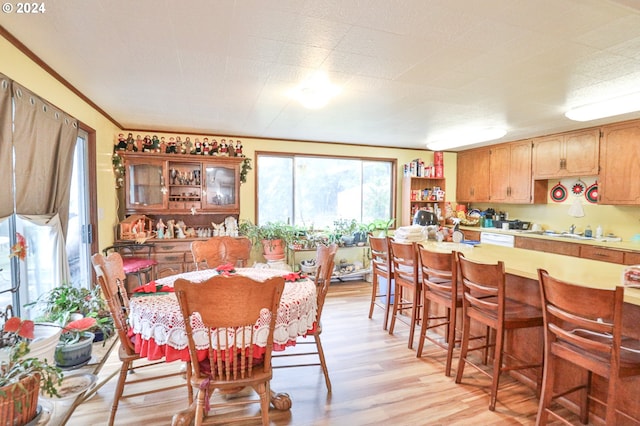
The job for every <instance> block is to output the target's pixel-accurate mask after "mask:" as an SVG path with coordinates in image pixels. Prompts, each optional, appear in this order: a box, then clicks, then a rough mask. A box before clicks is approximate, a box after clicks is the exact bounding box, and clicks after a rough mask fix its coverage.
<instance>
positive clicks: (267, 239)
mask: <svg viewBox="0 0 640 426" xmlns="http://www.w3.org/2000/svg"><path fill="white" fill-rule="evenodd" d="M239 231H240V234H241V235H244V236H246V237H247V238H249V239H250V240H251V242H252V243H253V244H254V245H257V244H258V243H261V244H262V248H263V255H264V257H265V259H267V260H280V259H284V257H285V256H284V250H285V248H286V247H287V246H289V245H290V244H291V243H293V241H294V239H295V238H296V230H295V228H294V227H293V226H291V225H288V224H286V223H283V222H267V223H265V224H264V225H256V224H254V223H252V222H251V221H248V220H244V221H242V222H241V223H240V226H239Z"/></svg>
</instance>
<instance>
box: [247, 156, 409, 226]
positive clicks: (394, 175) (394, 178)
mask: <svg viewBox="0 0 640 426" xmlns="http://www.w3.org/2000/svg"><path fill="white" fill-rule="evenodd" d="M260 156H271V157H289V158H292V159H293V165H294V167H295V158H296V157H304V158H323V159H339V160H358V161H375V162H386V163H390V165H391V171H390V173H391V176H390V178H391V193H390V200H389V201H390V205H391V211H390V214H391V218H395V217H396V210H397V201H396V200H397V196H396V194H397V187H398V159H397V158H387V157H362V156H356V155H327V154H306V153H305V154H301V153H298V152H288V151H256V152H255V170H256V172H255V175H254V179H255V192H254V218H255V223H256V224H260V215H259V210H260V206H259V199H258V193H259V192H260V191H259V190H260V188H259V176H260V166H259V163H260V162H259V158H260ZM293 179H294V194H293V196H294V201H293V204H294V205H295V203H296V201H295V185H296V181H295V170H294V173H293ZM361 188H362V187H361ZM293 216H294V217H293V218H292V219H293V220H295V213H294V215H293ZM336 219H337V218H336Z"/></svg>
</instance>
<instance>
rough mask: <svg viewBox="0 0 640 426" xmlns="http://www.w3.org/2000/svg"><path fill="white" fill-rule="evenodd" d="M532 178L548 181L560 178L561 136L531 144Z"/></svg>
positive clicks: (537, 140) (550, 137) (561, 158)
mask: <svg viewBox="0 0 640 426" xmlns="http://www.w3.org/2000/svg"><path fill="white" fill-rule="evenodd" d="M532 156H533V157H532V168H533V177H534V178H535V179H550V178H555V177H558V176H561V175H562V173H563V170H562V164H563V162H562V160H563V140H562V135H556V136H548V137H546V138H540V139H536V140H535V141H534V142H533V153H532Z"/></svg>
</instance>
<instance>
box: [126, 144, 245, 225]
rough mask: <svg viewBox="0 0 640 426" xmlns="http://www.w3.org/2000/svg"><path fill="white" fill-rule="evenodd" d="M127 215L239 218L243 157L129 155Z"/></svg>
mask: <svg viewBox="0 0 640 426" xmlns="http://www.w3.org/2000/svg"><path fill="white" fill-rule="evenodd" d="M123 156H124V164H125V171H126V172H125V176H126V177H125V210H126V213H127V214H131V213H143V214H153V213H160V212H162V213H163V214H195V213H211V214H221V215H224V214H226V215H235V216H237V215H239V213H240V196H239V194H240V192H239V191H240V164H241V163H242V161H243V158H242V157H205V156H199V155H175V154H151V153H136V154H131V153H126V154H123Z"/></svg>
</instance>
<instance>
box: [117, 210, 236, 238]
mask: <svg viewBox="0 0 640 426" xmlns="http://www.w3.org/2000/svg"><path fill="white" fill-rule="evenodd" d="M120 226H121V229H120V238H122V239H134V240H136V242H140V243H143V242H145V241H146V240H148V239H151V238H156V239H160V240H162V239H174V238H177V239H183V238H210V237H224V236H229V237H237V236H238V220H237V219H236V218H235V217H233V216H227V217H226V218H225V220H224V222H221V223H214V222H211V228H205V227H200V228H194V227H190V226H187V225H186V224H185V223H184V221H183V220H178V221H176V220H174V219H170V220H167V223H165V222H164V221H163V220H162V219H159V220H158V222H157V223H156V225H155V231H154V230H153V228H152V222H151V220H150V219H149V218H148V217H146V216H144V215H133V216H130V217H129V218H127V219H126V220H124V221H123V222H121V224H120Z"/></svg>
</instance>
